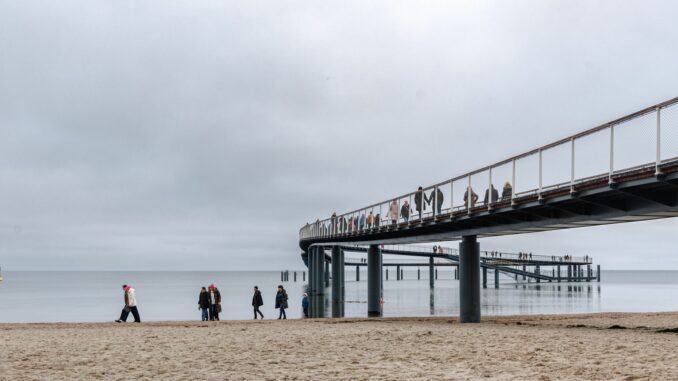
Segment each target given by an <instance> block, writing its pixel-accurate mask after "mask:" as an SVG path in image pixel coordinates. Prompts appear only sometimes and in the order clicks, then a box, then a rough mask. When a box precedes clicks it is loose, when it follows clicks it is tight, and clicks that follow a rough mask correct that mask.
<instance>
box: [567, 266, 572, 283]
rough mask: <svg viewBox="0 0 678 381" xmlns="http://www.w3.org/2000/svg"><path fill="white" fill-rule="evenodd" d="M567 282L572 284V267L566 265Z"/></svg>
mask: <svg viewBox="0 0 678 381" xmlns="http://www.w3.org/2000/svg"><path fill="white" fill-rule="evenodd" d="M567 281H568V282H572V266H570V265H567Z"/></svg>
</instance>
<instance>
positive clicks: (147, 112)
mask: <svg viewBox="0 0 678 381" xmlns="http://www.w3.org/2000/svg"><path fill="white" fill-rule="evenodd" d="M676 8H677V7H676V5H674V4H672V3H671V2H662V1H655V2H651V4H645V5H644V6H642V7H640V6H638V5H637V4H633V3H619V2H615V1H607V2H596V3H590V2H584V1H581V2H574V3H573V2H539V3H535V2H510V3H508V2H499V1H497V2H485V3H478V2H453V3H429V4H416V5H415V4H406V3H399V4H396V3H393V2H372V3H369V4H365V3H364V2H341V3H334V4H330V3H316V2H295V3H285V4H279V3H273V2H264V1H254V2H221V1H219V2H217V1H205V2H200V3H196V2H189V1H169V2H162V3H161V4H160V3H156V2H146V3H139V2H132V1H115V2H112V1H109V2H106V1H102V2H91V1H70V2H59V3H58V4H57V3H53V4H52V3H44V2H38V1H20V2H18V1H17V2H2V3H0V52H2V58H1V59H0V135H1V139H0V265H1V266H3V267H5V268H7V269H33V268H39V269H50V268H56V269H134V268H139V269H187V268H188V269H208V268H219V269H260V268H261V269H280V268H287V267H297V268H298V267H301V263H300V262H299V257H298V254H299V249H298V247H297V242H296V241H297V236H296V234H297V231H298V229H299V227H300V226H301V225H302V224H304V223H305V222H307V221H312V220H315V218H316V217H322V216H326V215H328V214H330V213H331V212H332V211H335V210H336V211H339V212H341V211H347V210H351V209H354V208H357V207H360V206H363V205H367V204H370V203H373V202H376V201H379V200H383V199H386V198H388V197H391V196H394V195H396V194H401V193H405V192H408V191H410V190H412V189H415V188H416V186H417V185H420V184H430V183H434V182H438V181H442V180H444V179H447V178H450V177H452V176H455V175H458V174H461V173H463V172H464V171H467V170H471V169H474V168H477V167H480V166H483V165H486V164H489V163H491V162H493V161H496V160H500V159H503V158H505V157H507V156H510V155H513V154H516V153H519V152H521V151H525V150H528V149H530V148H533V147H535V146H538V145H541V144H544V143H547V142H549V141H551V140H555V139H558V138H561V137H563V136H566V135H569V134H572V133H575V132H577V131H579V130H582V129H585V128H588V127H591V126H593V125H596V124H599V123H602V122H605V121H607V120H610V119H613V118H615V117H617V116H620V115H623V114H625V113H628V112H631V111H635V110H636V109H638V108H641V107H644V106H646V105H649V104H652V103H654V102H658V101H661V100H664V99H667V98H671V97H674V96H676V93H675V89H676V88H678V79H677V77H676V76H675V73H674V71H675V68H676V67H678V54H676V51H675V46H678V30H676V28H675V27H674V23H675V20H674V18H673V17H672V15H674V14H675V13H676V11H677V9H676ZM676 138H677V139H678V136H677V137H676ZM676 227H677V223H676V221H675V220H669V221H656V222H648V223H640V224H630V225H625V226H616V227H604V228H590V229H581V230H573V231H563V232H554V233H543V234H535V235H526V236H516V237H503V238H495V239H492V240H485V241H484V242H483V245H484V246H487V247H488V248H490V247H492V248H494V249H505V250H530V251H534V252H538V251H544V252H554V253H559V252H563V251H569V252H572V253H574V254H575V255H577V254H578V253H583V252H586V253H589V254H591V255H593V256H594V257H597V258H601V259H602V260H603V264H604V265H605V266H607V267H613V266H616V267H632V266H637V265H642V266H647V267H655V268H656V267H666V265H670V266H673V267H678V263H676V261H675V260H674V259H673V258H676V257H675V256H674V255H673V254H674V253H672V250H673V249H672V248H673V247H675V246H676V243H678V242H677V241H676V238H675V235H672V234H667V233H668V232H671V231H673V230H675V228H676ZM620 237H622V239H623V241H620ZM648 242H652V244H648ZM640 252H642V253H643V256H645V257H644V258H648V260H645V259H643V260H639V258H638V257H639V253H640Z"/></svg>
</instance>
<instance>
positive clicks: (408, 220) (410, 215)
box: [407, 193, 412, 226]
mask: <svg viewBox="0 0 678 381" xmlns="http://www.w3.org/2000/svg"><path fill="white" fill-rule="evenodd" d="M407 207H408V208H409V209H410V210H408V211H407V215H408V216H409V217H408V218H407V226H410V220H411V219H412V214H411V213H410V212H411V211H412V193H410V201H409V202H408V203H407Z"/></svg>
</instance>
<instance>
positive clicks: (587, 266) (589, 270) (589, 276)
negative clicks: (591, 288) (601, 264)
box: [586, 265, 593, 282]
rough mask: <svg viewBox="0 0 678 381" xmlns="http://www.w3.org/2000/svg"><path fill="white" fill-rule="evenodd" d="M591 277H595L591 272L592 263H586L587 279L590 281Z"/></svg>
mask: <svg viewBox="0 0 678 381" xmlns="http://www.w3.org/2000/svg"><path fill="white" fill-rule="evenodd" d="M591 278H593V274H591V265H586V281H587V282H590V281H591Z"/></svg>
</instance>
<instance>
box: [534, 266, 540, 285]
mask: <svg viewBox="0 0 678 381" xmlns="http://www.w3.org/2000/svg"><path fill="white" fill-rule="evenodd" d="M534 272H535V274H537V275H540V274H541V271H540V270H539V265H537V266H535V268H534ZM540 282H541V279H539V278H537V283H540Z"/></svg>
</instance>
